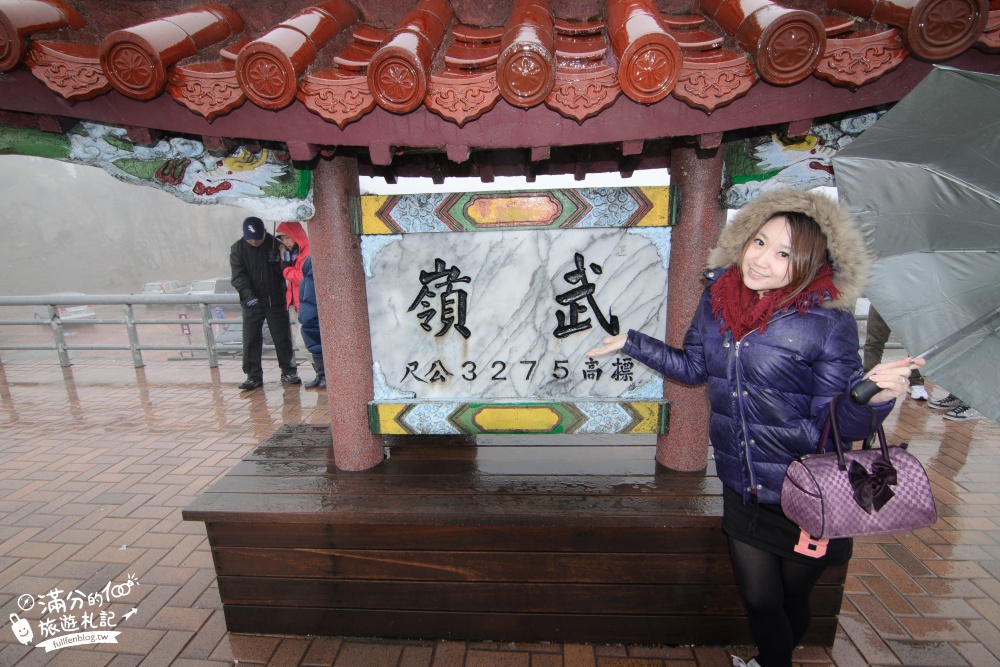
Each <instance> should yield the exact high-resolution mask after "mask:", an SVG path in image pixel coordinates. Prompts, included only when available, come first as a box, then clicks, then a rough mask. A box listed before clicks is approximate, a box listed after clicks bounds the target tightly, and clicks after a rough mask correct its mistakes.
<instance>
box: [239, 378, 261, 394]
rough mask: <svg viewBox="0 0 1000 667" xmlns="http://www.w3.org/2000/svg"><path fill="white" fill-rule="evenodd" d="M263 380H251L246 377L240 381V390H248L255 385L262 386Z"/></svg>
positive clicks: (254, 387) (255, 386)
mask: <svg viewBox="0 0 1000 667" xmlns="http://www.w3.org/2000/svg"><path fill="white" fill-rule="evenodd" d="M263 386H264V381H263V380H251V379H250V378H247V379H246V380H244V381H243V382H242V383H240V391H250V390H251V389H256V388H257V387H263Z"/></svg>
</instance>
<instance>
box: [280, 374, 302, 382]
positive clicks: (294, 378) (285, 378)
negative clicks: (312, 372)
mask: <svg viewBox="0 0 1000 667" xmlns="http://www.w3.org/2000/svg"><path fill="white" fill-rule="evenodd" d="M281 384H302V378H300V377H299V376H298V375H296V374H295V373H285V374H284V375H282V376H281Z"/></svg>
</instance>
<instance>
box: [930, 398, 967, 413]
mask: <svg viewBox="0 0 1000 667" xmlns="http://www.w3.org/2000/svg"><path fill="white" fill-rule="evenodd" d="M961 405H962V399H960V398H959V397H958V396H956V395H955V394H948V395H947V396H945V397H944V398H939V399H938V400H936V401H931V402H930V403H928V404H927V407H929V408H934V409H935V410H954V409H955V408H957V407H960V406H961Z"/></svg>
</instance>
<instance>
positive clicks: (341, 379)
mask: <svg viewBox="0 0 1000 667" xmlns="http://www.w3.org/2000/svg"><path fill="white" fill-rule="evenodd" d="M313 178H314V181H313V184H314V187H313V197H314V203H315V205H316V215H315V217H314V218H313V219H312V220H310V221H309V245H310V248H311V249H312V250H311V251H312V256H313V277H314V279H315V281H316V303H317V305H318V307H319V328H320V334H321V335H322V337H323V363H324V365H325V366H326V386H327V390H326V391H327V396H328V398H329V405H330V422H331V427H332V431H333V458H334V464H335V465H336V466H337V468H339V469H340V470H367V469H368V468H371V467H373V466H375V465H378V464H379V463H380V462H381V461H382V458H383V454H382V440H381V438H380V437H379V436H377V435H373V434H372V433H371V429H370V428H369V426H368V403H369V401H371V400H372V399H373V398H374V385H373V378H372V344H371V337H370V334H369V325H368V300H367V296H366V293H365V272H364V267H363V265H362V261H361V237H360V236H357V235H355V234H352V233H351V198H352V197H357V196H358V195H359V193H360V191H359V186H358V161H357V159H356V158H354V157H351V156H335V157H333V158H332V159H329V160H324V159H320V160H318V162H317V165H316V168H315V170H313Z"/></svg>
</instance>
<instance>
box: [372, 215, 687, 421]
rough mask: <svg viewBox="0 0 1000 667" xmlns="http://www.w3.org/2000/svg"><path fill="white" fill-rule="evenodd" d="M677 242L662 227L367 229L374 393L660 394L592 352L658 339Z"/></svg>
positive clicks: (630, 365)
mask: <svg viewBox="0 0 1000 667" xmlns="http://www.w3.org/2000/svg"><path fill="white" fill-rule="evenodd" d="M669 246H670V229H669V228H666V227H655V228H654V227H650V228H632V229H583V230H581V229H571V230H552V231H503V232H499V231H498V232H480V233H476V234H404V235H393V236H364V237H362V253H363V255H364V261H365V271H366V275H367V295H368V313H369V320H370V326H371V332H372V334H371V337H372V354H373V359H374V371H375V400H376V401H390V402H391V401H399V400H418V401H421V400H431V401H434V400H451V399H456V398H461V399H467V400H468V399H524V400H551V399H562V400H567V399H570V400H572V399H584V398H595V399H601V398H605V399H609V398H628V399H646V400H656V399H659V398H662V395H663V386H662V379H661V378H660V377H659V376H658V375H656V374H655V373H653V372H652V371H649V370H648V369H646V368H645V367H644V366H641V365H640V364H638V363H635V362H634V361H632V360H631V359H628V358H627V357H624V356H623V355H620V354H619V355H610V356H607V357H602V358H599V359H588V358H587V357H586V356H584V353H585V352H586V351H587V350H589V349H591V348H592V347H593V346H595V345H597V344H598V343H599V342H600V341H601V339H602V338H604V337H606V336H608V335H610V334H611V332H614V331H621V332H625V331H627V330H628V329H630V328H631V329H638V330H641V331H643V332H644V333H648V334H650V335H653V336H657V337H660V338H662V337H663V336H664V334H665V331H666V313H667V302H666V286H667V268H668V257H669ZM560 314H561V318H562V319H561V320H560Z"/></svg>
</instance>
